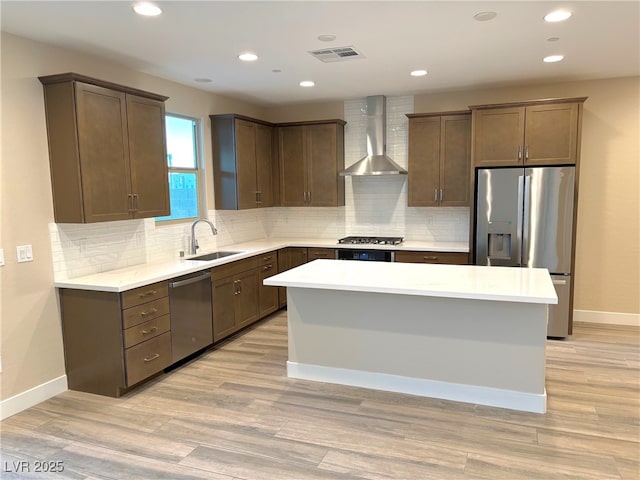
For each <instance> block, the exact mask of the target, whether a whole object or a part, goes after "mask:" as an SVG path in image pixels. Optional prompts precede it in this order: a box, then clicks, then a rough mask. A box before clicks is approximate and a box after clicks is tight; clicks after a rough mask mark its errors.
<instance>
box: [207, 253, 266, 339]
mask: <svg viewBox="0 0 640 480" xmlns="http://www.w3.org/2000/svg"><path fill="white" fill-rule="evenodd" d="M211 278H212V295H211V305H212V310H213V341H214V342H217V341H220V340H222V339H224V338H226V337H228V336H229V335H231V334H233V333H235V332H237V331H238V330H240V329H241V328H243V327H246V326H247V325H249V324H251V323H253V322H255V321H256V320H258V318H259V315H260V309H259V307H260V303H259V302H260V300H259V299H260V293H259V285H258V257H251V258H246V259H244V260H238V261H236V262H232V263H227V264H225V265H221V266H219V267H214V268H212V269H211Z"/></svg>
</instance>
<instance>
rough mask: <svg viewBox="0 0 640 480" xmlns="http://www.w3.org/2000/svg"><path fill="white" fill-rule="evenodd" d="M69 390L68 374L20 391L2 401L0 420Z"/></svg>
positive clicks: (0, 404) (0, 403)
mask: <svg viewBox="0 0 640 480" xmlns="http://www.w3.org/2000/svg"><path fill="white" fill-rule="evenodd" d="M66 390H67V376H66V375H62V376H61V377H58V378H54V379H53V380H49V381H48V382H45V383H43V384H42V385H38V386H37V387H33V388H31V389H29V390H27V391H26V392H22V393H19V394H18V395H14V396H13V397H9V398H7V399H5V400H2V402H0V420H4V419H5V418H9V417H10V416H12V415H15V414H16V413H20V412H22V411H23V410H26V409H27V408H30V407H33V406H34V405H37V404H38V403H40V402H44V401H45V400H48V399H49V398H51V397H55V396H56V395H58V394H59V393H62V392H65V391H66Z"/></svg>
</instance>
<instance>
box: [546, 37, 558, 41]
mask: <svg viewBox="0 0 640 480" xmlns="http://www.w3.org/2000/svg"><path fill="white" fill-rule="evenodd" d="M558 40H560V37H549V38H547V42H557V41H558Z"/></svg>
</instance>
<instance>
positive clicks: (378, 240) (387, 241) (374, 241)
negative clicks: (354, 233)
mask: <svg viewBox="0 0 640 480" xmlns="http://www.w3.org/2000/svg"><path fill="white" fill-rule="evenodd" d="M403 241H404V238H403V237H344V238H341V239H340V240H338V243H351V244H370V245H400V244H401V243H402V242H403Z"/></svg>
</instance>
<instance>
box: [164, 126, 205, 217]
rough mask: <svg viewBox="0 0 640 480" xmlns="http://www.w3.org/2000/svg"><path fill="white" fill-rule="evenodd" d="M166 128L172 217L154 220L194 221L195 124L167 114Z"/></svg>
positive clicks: (196, 203)
mask: <svg viewBox="0 0 640 480" xmlns="http://www.w3.org/2000/svg"><path fill="white" fill-rule="evenodd" d="M165 125H166V130H167V162H168V165H169V199H170V204H171V215H169V216H166V217H156V221H159V222H161V221H167V220H182V219H189V218H197V217H198V216H199V213H200V210H199V199H200V188H199V186H200V172H199V170H198V141H197V140H198V138H197V129H198V128H197V127H198V124H197V122H196V120H193V119H191V118H185V117H176V116H173V115H166V116H165Z"/></svg>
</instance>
